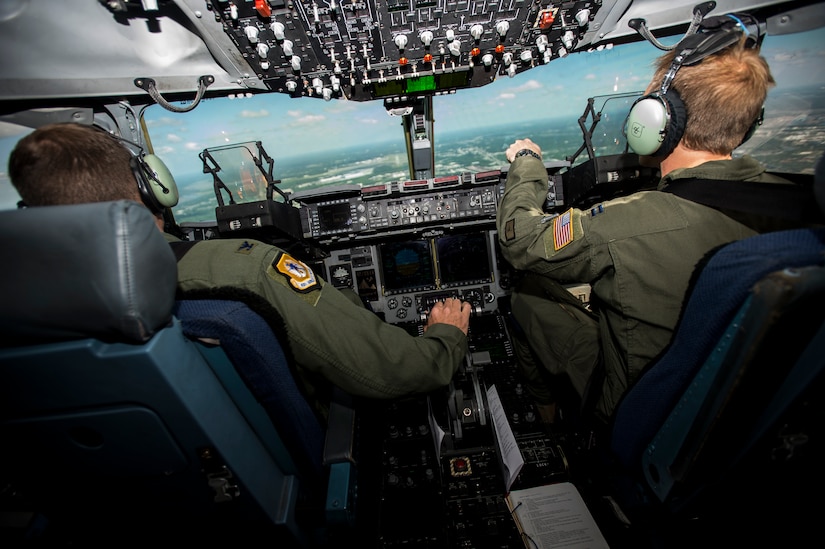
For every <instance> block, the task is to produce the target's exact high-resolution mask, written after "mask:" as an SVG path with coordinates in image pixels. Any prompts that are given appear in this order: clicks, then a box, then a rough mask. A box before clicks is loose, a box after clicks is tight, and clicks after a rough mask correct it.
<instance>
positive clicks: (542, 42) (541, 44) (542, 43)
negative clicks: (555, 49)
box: [536, 34, 547, 53]
mask: <svg viewBox="0 0 825 549" xmlns="http://www.w3.org/2000/svg"><path fill="white" fill-rule="evenodd" d="M536 46H537V47H538V48H539V52H541V53H544V50H545V49H547V37H546V36H545V35H543V34H540V35H539V36H538V38H536Z"/></svg>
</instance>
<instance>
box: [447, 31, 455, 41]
mask: <svg viewBox="0 0 825 549" xmlns="http://www.w3.org/2000/svg"><path fill="white" fill-rule="evenodd" d="M445 36H446V38H447V40H448V41H450V42H452V41H453V40H455V31H454V30H453V29H447V33H446V35H445Z"/></svg>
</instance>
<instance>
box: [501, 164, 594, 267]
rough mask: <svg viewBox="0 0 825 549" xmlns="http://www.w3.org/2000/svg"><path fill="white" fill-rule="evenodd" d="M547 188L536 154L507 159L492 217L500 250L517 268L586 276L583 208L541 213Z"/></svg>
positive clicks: (586, 260) (586, 242) (587, 255)
mask: <svg viewBox="0 0 825 549" xmlns="http://www.w3.org/2000/svg"><path fill="white" fill-rule="evenodd" d="M547 189H548V178H547V170H546V168H545V167H544V164H543V163H542V162H541V161H540V160H539V159H537V158H533V157H532V156H523V157H519V158H517V159H516V160H515V161H514V162H513V163H512V164H511V166H510V170H509V172H508V174H507V181H506V184H505V189H504V196H503V197H502V199H501V202H500V204H499V210H498V215H497V218H496V228H497V229H498V239H499V243H500V244H501V251H502V254H503V255H504V258H505V259H507V261H508V262H510V264H511V265H512V266H513V267H515V268H516V269H521V270H528V271H533V272H537V273H540V274H546V275H550V276H552V277H553V278H555V279H557V280H559V281H560V282H586V281H588V280H589V279H590V278H592V273H591V272H590V267H589V245H588V241H587V238H586V237H585V233H584V229H583V227H582V213H581V211H580V210H578V209H576V208H570V209H569V210H567V211H565V212H562V213H560V214H548V213H545V212H544V210H543V205H544V202H545V200H546V199H547Z"/></svg>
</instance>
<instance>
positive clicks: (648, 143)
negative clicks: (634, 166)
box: [624, 91, 686, 156]
mask: <svg viewBox="0 0 825 549" xmlns="http://www.w3.org/2000/svg"><path fill="white" fill-rule="evenodd" d="M685 119H686V117H685V107H684V103H682V99H681V98H680V97H679V94H678V93H676V92H675V91H669V92H667V93H664V94H660V93H654V94H650V95H646V96H644V97H641V98H639V99H637V100H636V102H635V103H633V105H632V106H631V107H630V112H629V113H628V114H627V119H626V120H625V128H624V131H625V136H626V137H627V144H628V146H629V147H630V148H631V149H632V150H633V152H635V153H636V154H638V155H641V156H667V155H668V154H670V153H671V152H672V151H673V149H674V148H676V145H678V144H679V141H680V140H681V139H682V134H683V133H684V131H685V126H684V123H685Z"/></svg>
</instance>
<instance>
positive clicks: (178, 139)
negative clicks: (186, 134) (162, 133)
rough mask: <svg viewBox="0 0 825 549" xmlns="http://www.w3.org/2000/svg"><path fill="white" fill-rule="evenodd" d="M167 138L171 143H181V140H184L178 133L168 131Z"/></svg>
mask: <svg viewBox="0 0 825 549" xmlns="http://www.w3.org/2000/svg"><path fill="white" fill-rule="evenodd" d="M166 140H167V141H169V142H170V143H180V142H181V141H183V139H182V138H181V136H179V135H177V134H174V133H167V134H166Z"/></svg>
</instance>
